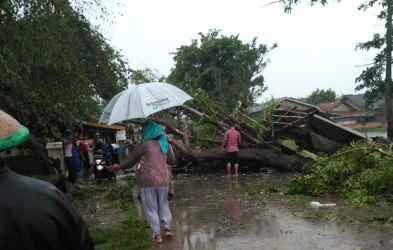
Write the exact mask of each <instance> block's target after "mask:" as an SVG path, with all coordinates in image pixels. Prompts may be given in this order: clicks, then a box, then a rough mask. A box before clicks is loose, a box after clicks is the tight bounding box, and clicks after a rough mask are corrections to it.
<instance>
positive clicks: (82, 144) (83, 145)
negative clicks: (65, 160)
mask: <svg viewBox="0 0 393 250" xmlns="http://www.w3.org/2000/svg"><path fill="white" fill-rule="evenodd" d="M87 151H89V148H88V147H87V143H86V142H85V141H81V142H79V152H81V153H84V152H87Z"/></svg>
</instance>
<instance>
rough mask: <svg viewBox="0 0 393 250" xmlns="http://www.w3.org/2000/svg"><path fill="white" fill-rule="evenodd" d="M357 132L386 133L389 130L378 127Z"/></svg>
mask: <svg viewBox="0 0 393 250" xmlns="http://www.w3.org/2000/svg"><path fill="white" fill-rule="evenodd" d="M355 130H356V131H358V132H360V133H371V132H381V133H383V132H386V131H387V128H386V127H384V126H378V127H374V128H359V129H355Z"/></svg>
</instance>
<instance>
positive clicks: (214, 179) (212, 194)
mask: <svg viewBox="0 0 393 250" xmlns="http://www.w3.org/2000/svg"><path fill="white" fill-rule="evenodd" d="M286 177H287V176H285V175H283V174H280V173H274V174H253V175H240V176H239V177H238V178H236V177H231V178H229V179H227V178H225V177H224V176H218V175H207V176H202V177H195V176H184V177H183V178H179V179H177V180H176V181H175V183H176V187H175V189H176V195H175V196H174V197H173V199H172V200H171V202H170V208H171V211H172V214H173V231H174V233H175V236H174V237H173V238H172V239H164V242H163V244H161V245H159V246H156V248H157V249H185V250H187V249H284V250H285V249H356V248H361V249H393V241H392V240H391V235H393V229H392V228H391V227H388V228H387V227H383V226H380V225H377V226H376V225H372V224H364V223H363V224H359V225H357V224H351V223H349V222H348V220H349V219H348V220H343V221H341V220H335V218H340V217H341V216H343V217H345V218H351V219H353V218H354V216H355V215H356V214H361V211H364V210H361V209H354V208H351V207H350V206H348V204H345V203H343V202H340V201H338V200H329V202H334V203H337V206H335V207H334V208H328V207H326V208H323V209H322V208H318V209H316V208H312V207H311V206H309V205H305V204H300V203H296V202H290V201H289V200H290V199H291V198H293V197H285V196H284V195H278V194H272V195H269V194H266V195H262V194H256V195H247V194H246V190H247V188H249V187H252V188H255V189H256V188H257V187H261V186H262V188H263V186H268V185H278V184H280V183H282V182H283V180H286V179H287V178H286ZM319 201H320V202H321V203H323V202H326V201H324V200H319ZM390 213H391V212H390ZM367 214H368V215H370V213H369V212H367ZM349 216H352V217H349ZM370 216H372V215H370ZM390 216H392V215H391V214H390ZM363 218H364V217H363Z"/></svg>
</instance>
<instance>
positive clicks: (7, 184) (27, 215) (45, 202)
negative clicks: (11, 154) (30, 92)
mask: <svg viewBox="0 0 393 250" xmlns="http://www.w3.org/2000/svg"><path fill="white" fill-rule="evenodd" d="M28 138H29V130H28V129H27V128H26V127H24V126H22V125H20V124H19V122H18V121H16V120H15V119H14V118H12V117H11V116H10V115H8V114H7V113H5V112H3V111H2V110H0V152H1V151H3V150H5V149H9V148H12V147H15V146H17V145H19V144H22V143H23V142H25V141H26V140H27V139H28ZM26 167H28V166H26ZM0 197H1V199H0V221H1V223H0V235H1V237H0V249H7V250H13V249H29V250H41V249H64V250H68V249H94V244H93V240H92V238H91V236H90V233H89V231H88V228H87V226H86V224H85V222H84V221H83V219H82V217H81V216H80V215H79V214H78V212H77V210H76V209H75V208H74V206H73V205H72V203H71V202H70V201H69V200H68V198H67V196H65V195H64V194H63V193H62V192H61V191H60V190H58V189H57V188H56V187H55V186H54V185H52V184H50V183H48V182H45V181H41V180H37V179H34V178H30V177H26V176H23V175H19V174H17V173H14V172H13V171H11V170H10V169H9V167H8V164H7V162H6V160H5V159H3V158H1V157H0Z"/></svg>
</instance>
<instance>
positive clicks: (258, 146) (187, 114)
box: [149, 106, 311, 171]
mask: <svg viewBox="0 0 393 250" xmlns="http://www.w3.org/2000/svg"><path fill="white" fill-rule="evenodd" d="M209 111H210V113H209V114H207V113H205V112H201V111H198V110H196V109H193V108H191V107H188V106H182V107H181V108H180V107H177V108H174V109H172V110H170V111H168V112H167V113H166V115H165V116H164V117H157V116H151V117H149V119H150V120H153V121H155V122H157V123H159V124H161V125H163V126H165V130H166V132H167V134H169V135H173V136H168V137H167V138H168V142H169V143H170V144H171V145H173V146H174V147H175V148H176V150H177V151H178V152H179V153H180V155H181V157H182V159H183V160H184V161H185V162H194V163H201V162H209V161H214V160H222V161H223V160H224V156H225V154H224V153H222V152H221V151H220V149H219V148H220V145H221V142H222V138H223V136H224V132H225V130H227V129H228V128H229V126H228V124H229V123H234V124H235V126H236V129H237V130H238V131H239V132H240V134H241V137H242V142H241V143H240V145H239V161H240V162H242V163H252V164H254V165H255V164H257V165H260V166H271V167H276V168H279V169H282V170H286V171H301V170H302V167H303V165H304V164H305V163H306V162H309V161H310V160H311V159H310V158H307V157H304V156H302V155H299V154H296V152H294V153H292V154H284V153H283V152H282V151H281V143H280V140H275V139H274V133H273V131H271V129H269V128H268V127H266V126H265V125H263V123H260V122H258V121H256V120H254V119H253V118H251V117H249V116H248V115H247V114H246V113H245V112H239V111H237V112H236V113H235V114H232V115H230V114H226V113H225V112H224V111H222V110H219V109H214V110H213V109H210V110H209ZM196 120H199V125H198V126H202V127H206V126H208V125H210V127H211V128H213V129H214V131H215V133H214V135H213V136H212V137H210V138H204V137H201V136H200V135H198V134H196V135H192V131H190V127H191V125H192V124H193V123H195V121H196ZM190 124H191V125H190ZM194 126H195V125H194ZM201 142H203V143H205V145H206V144H208V145H209V146H208V147H206V146H205V148H203V149H202V148H201V147H200V146H198V145H199V144H200V143H201Z"/></svg>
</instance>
